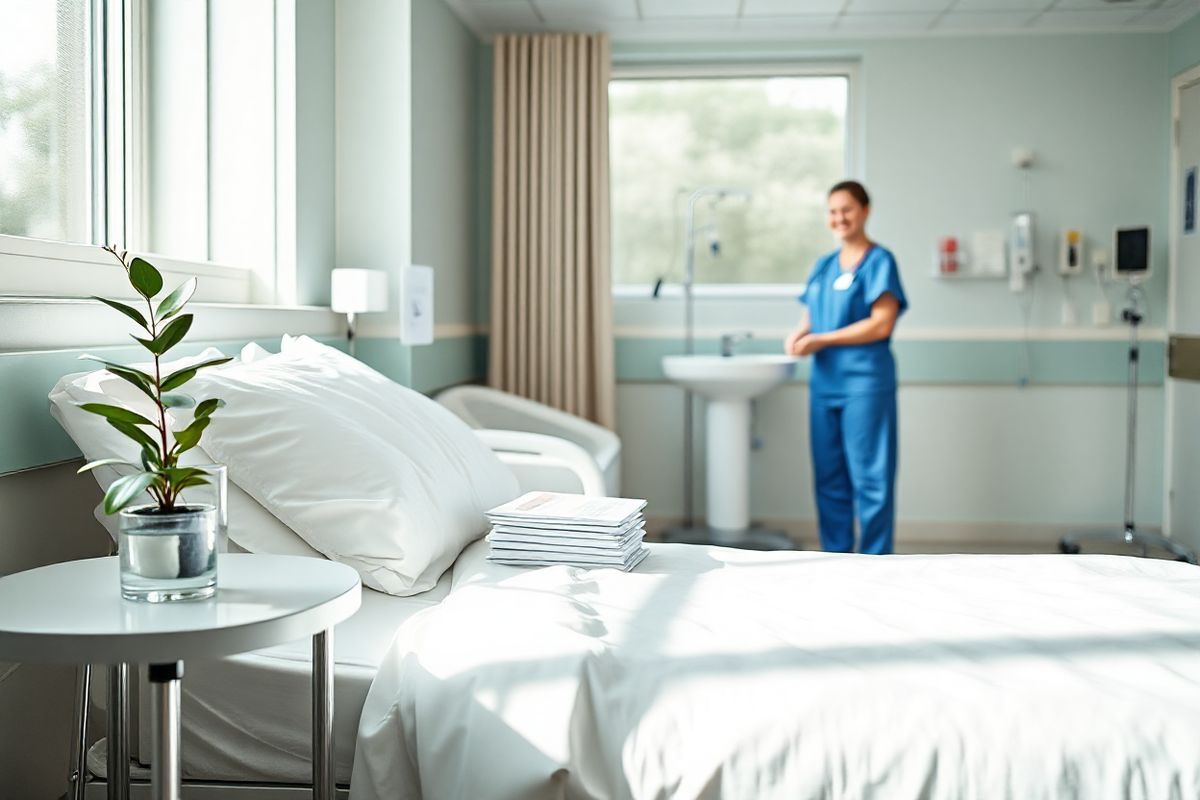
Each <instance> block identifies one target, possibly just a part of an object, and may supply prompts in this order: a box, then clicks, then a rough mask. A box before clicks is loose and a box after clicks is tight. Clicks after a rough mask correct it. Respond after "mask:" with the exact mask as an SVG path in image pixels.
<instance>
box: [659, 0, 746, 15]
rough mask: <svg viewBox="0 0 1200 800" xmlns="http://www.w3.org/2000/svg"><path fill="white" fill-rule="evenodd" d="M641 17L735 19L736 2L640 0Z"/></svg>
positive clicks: (716, 0) (721, 0) (726, 0)
mask: <svg viewBox="0 0 1200 800" xmlns="http://www.w3.org/2000/svg"><path fill="white" fill-rule="evenodd" d="M641 4H642V16H643V17H645V18H646V19H654V18H656V17H657V18H660V19H661V18H663V17H728V18H731V19H732V18H735V17H737V11H738V0H641Z"/></svg>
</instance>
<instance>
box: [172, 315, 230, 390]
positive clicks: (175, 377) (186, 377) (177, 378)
mask: <svg viewBox="0 0 1200 800" xmlns="http://www.w3.org/2000/svg"><path fill="white" fill-rule="evenodd" d="M180 319H183V317H180ZM230 361H233V359H232V358H213V359H209V360H208V361H202V362H200V363H199V364H193V365H192V366H190V367H183V368H182V369H177V370H175V371H174V372H172V373H171V374H170V375H168V376H167V377H166V378H164V379H163V382H162V389H163V391H164V392H169V391H171V390H173V389H178V388H179V387H180V386H183V385H184V384H185V383H187V382H188V381H190V380H191V379H192V378H194V377H196V373H197V372H199V371H200V370H202V369H204V368H205V367H215V366H218V365H220V364H228V363H229V362H230Z"/></svg>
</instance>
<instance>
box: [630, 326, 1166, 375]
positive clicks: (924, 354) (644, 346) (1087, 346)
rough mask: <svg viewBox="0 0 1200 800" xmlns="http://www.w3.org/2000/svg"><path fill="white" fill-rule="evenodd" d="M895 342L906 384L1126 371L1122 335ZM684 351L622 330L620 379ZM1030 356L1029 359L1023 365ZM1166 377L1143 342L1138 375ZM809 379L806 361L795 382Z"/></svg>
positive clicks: (702, 348)
mask: <svg viewBox="0 0 1200 800" xmlns="http://www.w3.org/2000/svg"><path fill="white" fill-rule="evenodd" d="M718 347H719V345H718V341H717V340H716V339H698V340H697V341H696V347H695V351H696V352H697V353H708V354H716V353H717V351H718ZM892 349H893V351H894V352H895V354H896V364H897V369H898V371H899V374H900V380H901V382H902V383H908V384H933V385H938V384H945V385H951V384H960V385H961V384H984V385H995V386H1005V385H1020V384H1022V383H1023V382H1024V381H1023V378H1027V379H1028V383H1029V384H1032V385H1039V384H1040V385H1043V386H1118V385H1124V383H1125V380H1126V375H1127V373H1128V358H1127V350H1128V345H1127V344H1126V343H1125V342H1122V341H1044V340H1043V341H1030V342H1029V343H1028V349H1026V344H1025V343H1023V342H1020V341H1003V342H997V341H990V342H988V341H957V342H956V341H898V342H895V343H893V345H892ZM682 352H683V341H682V340H681V339H666V338H664V339H652V338H626V337H618V338H617V342H616V359H617V381H618V382H663V381H665V380H666V378H665V376H664V375H663V372H662V358H663V356H667V355H674V354H677V353H682ZM738 352H742V353H778V352H780V346H779V342H776V341H774V340H771V341H766V340H760V341H755V340H751V341H750V342H747V343H744V344H743V345H742V346H739V348H738ZM1027 363H1028V366H1026V364H1027ZM1165 377H1166V345H1165V344H1164V343H1163V342H1143V343H1142V345H1141V361H1140V366H1139V382H1140V384H1142V385H1145V386H1160V385H1162V383H1163V380H1164V379H1165ZM807 379H808V363H807V362H806V361H802V362H801V364H800V368H799V369H798V370H797V373H796V378H795V380H797V381H805V380H807Z"/></svg>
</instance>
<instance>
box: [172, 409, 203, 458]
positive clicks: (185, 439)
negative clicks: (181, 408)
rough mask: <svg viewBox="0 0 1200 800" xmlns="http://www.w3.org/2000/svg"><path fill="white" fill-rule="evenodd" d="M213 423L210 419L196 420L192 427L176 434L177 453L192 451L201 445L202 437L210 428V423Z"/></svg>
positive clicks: (189, 426)
mask: <svg viewBox="0 0 1200 800" xmlns="http://www.w3.org/2000/svg"><path fill="white" fill-rule="evenodd" d="M210 422H212V420H211V419H210V418H209V417H201V418H200V419H197V420H194V421H193V422H192V424H191V425H188V426H187V427H186V428H184V429H183V430H181V431H177V432H176V433H175V448H176V452H178V453H183V452H186V451H188V450H191V449H192V448H193V447H195V446H196V445H198V444H199V443H200V435H201V434H203V433H204V429H205V428H207V427H208V423H210Z"/></svg>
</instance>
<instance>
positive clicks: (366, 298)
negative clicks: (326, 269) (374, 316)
mask: <svg viewBox="0 0 1200 800" xmlns="http://www.w3.org/2000/svg"><path fill="white" fill-rule="evenodd" d="M330 294H331V297H330V303H329V305H330V307H331V308H332V309H333V310H334V311H335V312H337V313H338V314H364V313H367V312H370V311H387V307H388V279H387V273H386V272H383V271H381V270H377V269H335V270H334V271H333V284H332V288H331V292H330Z"/></svg>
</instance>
